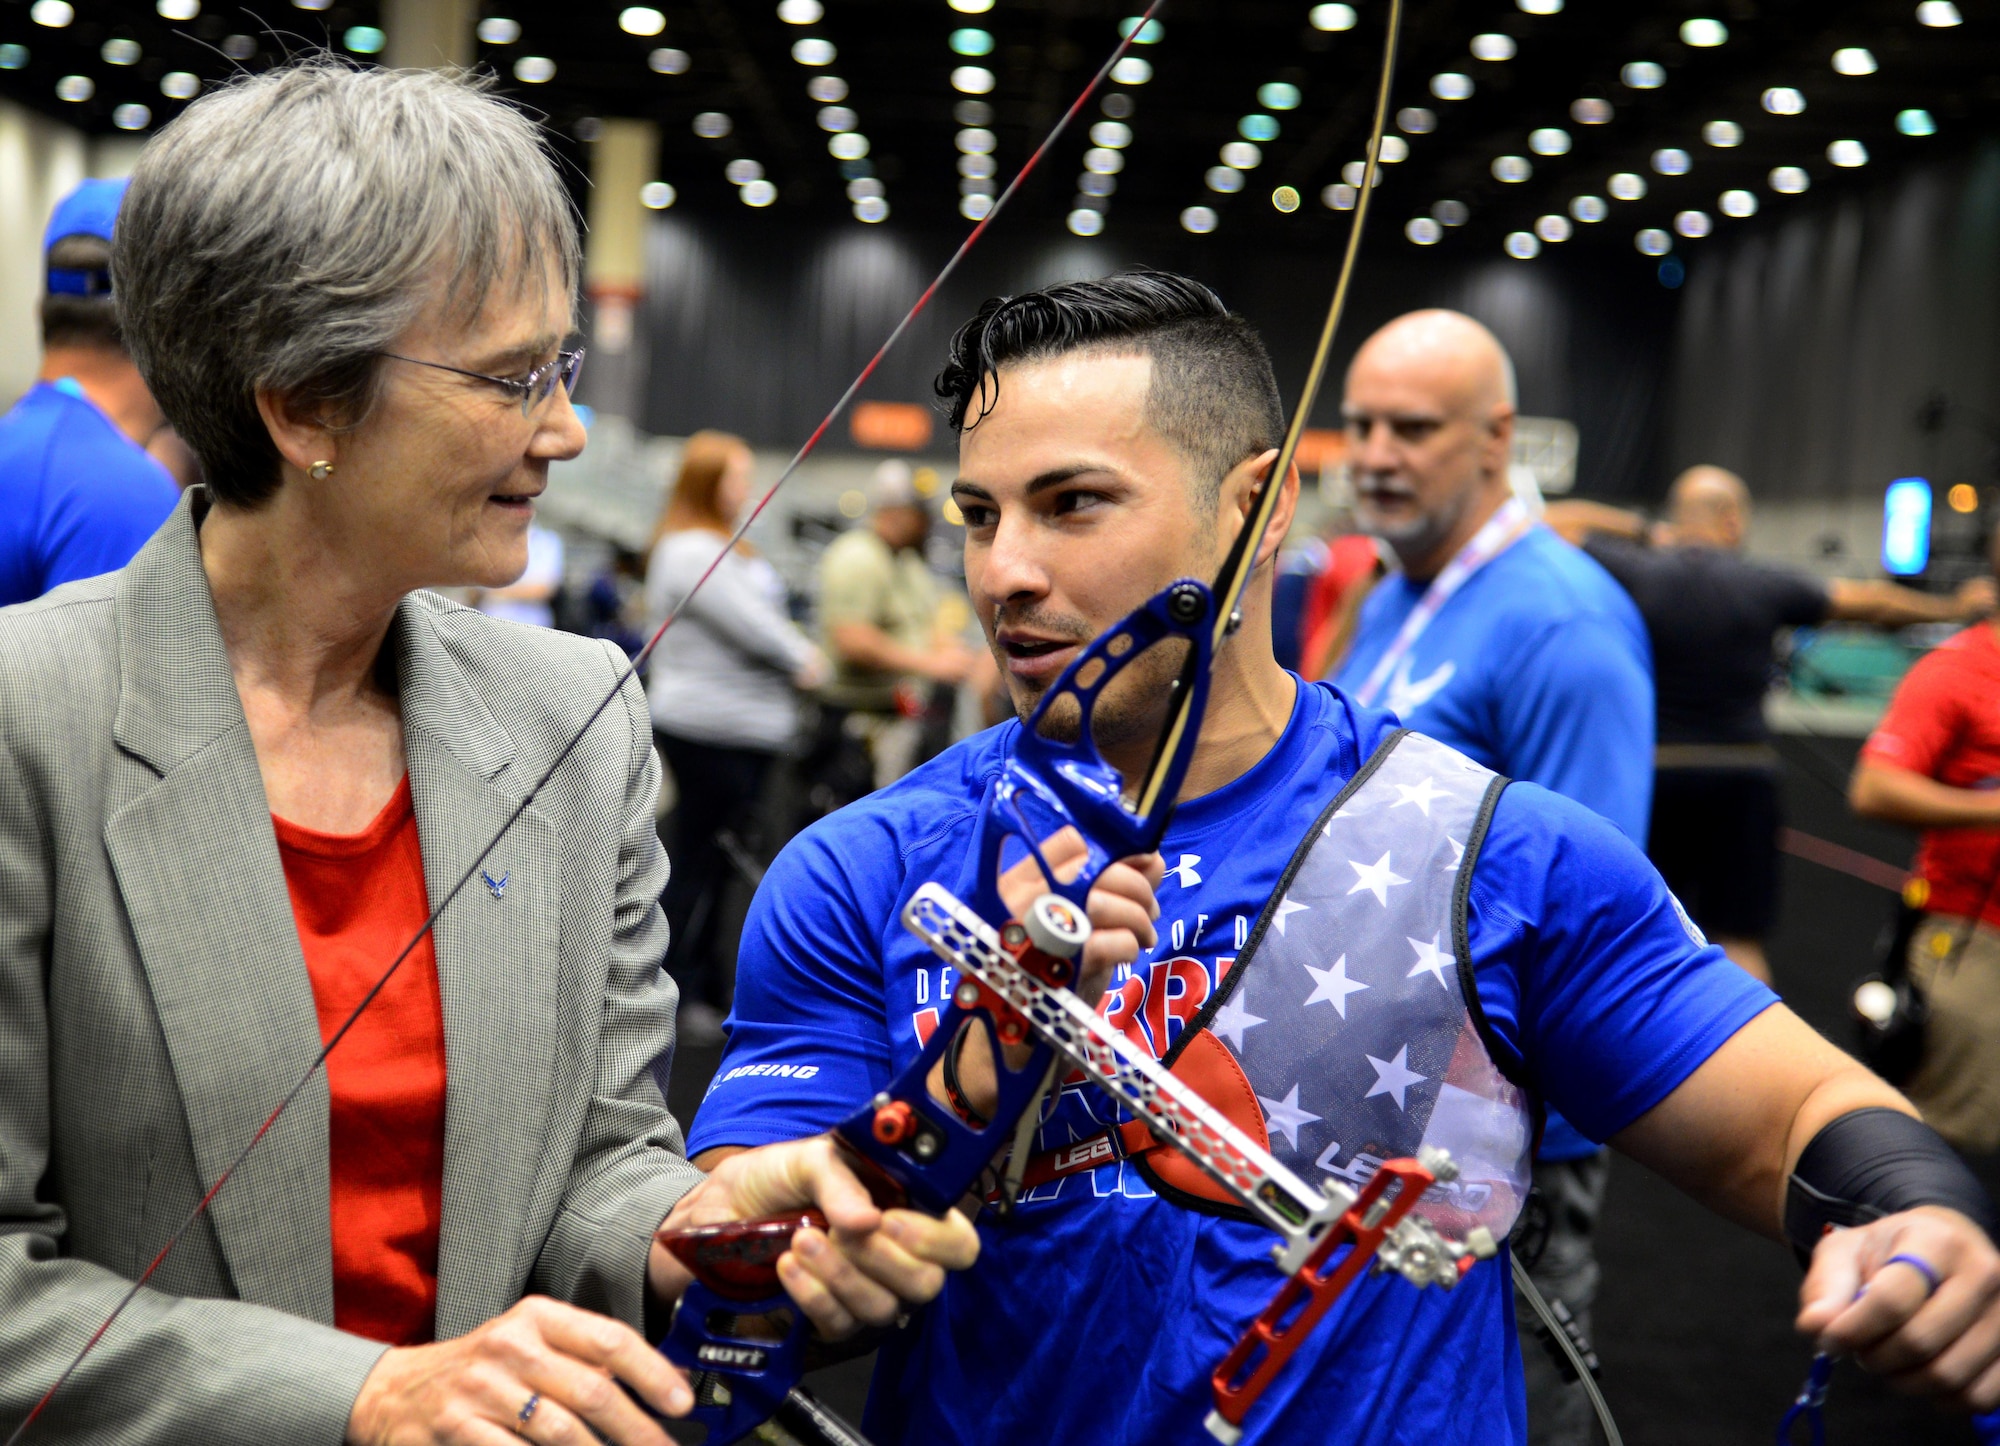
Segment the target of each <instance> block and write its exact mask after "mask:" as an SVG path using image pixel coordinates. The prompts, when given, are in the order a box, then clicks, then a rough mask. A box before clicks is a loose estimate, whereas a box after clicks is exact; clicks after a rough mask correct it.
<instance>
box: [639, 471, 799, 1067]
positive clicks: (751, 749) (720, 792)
mask: <svg viewBox="0 0 2000 1446" xmlns="http://www.w3.org/2000/svg"><path fill="white" fill-rule="evenodd" d="M754 461H755V459H754V458H753V456H752V455H751V451H750V448H749V446H748V444H747V443H745V442H744V441H743V439H742V438H740V437H732V436H730V435H728V434H727V433H725V432H697V433H695V434H694V435H693V436H692V437H690V438H688V442H687V447H686V449H685V450H684V451H683V452H682V453H681V466H680V475H679V476H678V477H677V478H676V479H675V481H674V487H673V491H672V492H671V493H670V494H669V495H668V498H667V505H666V507H665V508H664V509H662V511H661V513H660V520H659V524H658V526H657V528H656V529H655V531H654V536H653V549H652V556H651V559H650V560H649V561H648V563H647V566H646V611H647V616H648V618H649V619H650V622H651V626H652V627H655V628H656V627H658V626H659V625H660V622H661V621H662V620H663V619H664V618H665V617H666V616H667V614H668V613H670V612H672V611H673V609H675V608H676V607H679V606H680V605H681V603H682V600H683V599H685V598H687V597H688V595H689V593H690V591H691V590H692V589H693V588H694V586H695V583H696V581H697V579H699V578H700V577H701V575H702V574H703V573H704V572H706V571H707V570H708V569H709V567H710V566H711V565H714V566H715V574H714V576H712V577H710V578H709V580H708V582H707V583H706V584H705V585H704V586H703V587H702V588H701V590H700V591H699V592H695V593H694V595H693V601H692V602H690V603H688V605H687V611H686V612H684V613H682V614H681V616H680V618H679V620H678V621H676V622H675V624H674V625H673V626H672V627H671V628H669V629H667V632H666V636H665V637H663V638H662V639H661V640H660V646H659V649H658V650H657V651H656V652H655V653H654V654H653V661H652V664H651V667H650V669H649V671H648V683H647V689H646V691H647V697H648V699H649V701H650V703H651V706H652V713H653V735H654V737H655V738H656V739H657V740H658V742H659V745H660V751H661V752H662V753H663V754H665V755H666V759H667V765H668V767H669V768H671V769H672V770H673V776H674V786H675V789H676V791H677V792H676V801H675V804H674V808H673V812H672V813H671V814H669V815H668V817H667V819H666V821H665V823H664V825H663V827H662V830H661V832H662V835H663V837H664V839H665V842H666V845H667V854H668V857H670V858H671V859H672V860H673V863H674V866H673V872H672V874H671V875H670V877H669V878H668V881H667V891H666V896H665V898H664V900H663V903H664V905H665V907H666V913H667V923H668V925H669V926H670V927H671V929H672V942H671V943H670V945H669V947H668V952H667V965H666V967H667V972H668V973H669V974H671V975H673V977H674V979H675V981H676V982H677V983H678V984H679V985H680V986H681V1003H680V1033H681V1038H682V1039H683V1040H684V1041H686V1042H687V1043H688V1044H692V1045H701V1046H712V1045H717V1044H720V1043H721V1042H722V1020H723V1016H724V1014H725V1012H726V1011H727V1008H728V1003H729V999H728V994H729V978H728V976H729V973H730V970H729V968H728V965H727V963H726V960H727V958H728V957H729V956H730V955H733V953H734V941H733V940H725V939H724V937H723V933H724V931H723V927H722V909H721V907H720V905H721V898H720V895H721V892H722V886H723V883H724V882H725V880H726V878H727V867H726V866H727V863H728V858H727V854H726V852H725V851H726V850H727V849H730V848H740V847H741V846H742V841H743V840H745V839H746V838H749V837H750V836H751V835H752V829H751V823H752V820H753V818H754V816H755V812H756V806H757V800H758V796H759V794H760V793H761V792H762V790H763V787H764V780H765V778H766V777H767V776H768V775H769V773H770V771H771V765H772V764H773V763H774V762H775V761H776V760H777V758H778V756H779V754H781V753H782V752H784V750H785V749H787V748H789V747H790V746H791V745H792V743H793V741H794V739H795V737H796V735H797V733H798V729H799V709H798V694H799V692H800V690H802V689H803V690H808V691H809V690H811V689H813V688H815V687H817V686H819V684H820V683H821V682H823V681H824V679H825V677H826V662H825V660H824V659H823V658H822V657H821V655H820V652H819V649H817V648H816V647H814V646H813V644H812V640H811V639H810V638H808V637H807V636H806V635H805V634H804V633H802V632H800V631H799V629H798V627H797V626H796V625H794V624H793V622H792V620H791V618H790V616H789V615H788V614H787V613H786V611H785V584H784V581H783V579H781V578H780V577H779V576H778V573H777V570H776V569H775V568H773V567H772V566H771V564H770V563H769V562H767V561H765V560H764V559H763V558H761V557H759V556H758V555H757V553H756V552H755V550H754V549H752V548H751V547H750V545H749V544H748V543H747V542H739V543H737V544H736V546H735V547H733V548H731V549H729V552H728V553H727V555H726V556H724V557H723V559H722V561H721V562H720V563H719V564H717V563H716V554H717V553H718V552H719V551H720V550H721V549H722V547H723V545H724V544H725V543H726V542H727V541H728V539H729V537H730V534H731V533H732V532H734V531H735V528H736V523H737V518H738V516H739V514H740V513H741V512H742V509H743V504H744V501H745V500H746V499H747V498H748V496H749V494H750V476H751V471H752V467H753V465H754ZM719 835H720V836H723V837H722V838H721V841H720V842H718V836H719ZM725 946H726V947H725Z"/></svg>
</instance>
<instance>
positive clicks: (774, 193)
mask: <svg viewBox="0 0 2000 1446" xmlns="http://www.w3.org/2000/svg"><path fill="white" fill-rule="evenodd" d="M736 196H737V199H738V200H740V201H742V202H743V204H744V205H746V206H755V207H758V208H762V207H765V206H768V205H770V204H771V203H772V202H773V201H775V200H777V199H778V188H777V187H776V186H774V185H772V184H771V183H770V182H769V181H752V182H751V183H750V184H749V185H747V186H742V187H739V188H738V189H737V192H736Z"/></svg>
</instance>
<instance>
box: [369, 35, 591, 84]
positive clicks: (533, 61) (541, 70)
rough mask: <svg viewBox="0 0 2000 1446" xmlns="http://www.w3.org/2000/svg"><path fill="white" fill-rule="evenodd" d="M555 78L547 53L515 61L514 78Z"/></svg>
mask: <svg viewBox="0 0 2000 1446" xmlns="http://www.w3.org/2000/svg"><path fill="white" fill-rule="evenodd" d="M357 28H358V27H357ZM348 33H349V34H350V35H351V34H352V33H353V32H352V31H350V32H348ZM349 48H350V49H351V48H352V47H351V46H350V47H349ZM555 78H556V63H555V62H554V61H553V60H550V59H549V58H548V57H547V56H546V55H524V56H522V57H521V58H520V59H519V60H517V61H515V62H514V79H516V80H518V81H522V82H525V83H526V84H528V85H546V84H547V83H548V82H549V81H551V80H554V79H555Z"/></svg>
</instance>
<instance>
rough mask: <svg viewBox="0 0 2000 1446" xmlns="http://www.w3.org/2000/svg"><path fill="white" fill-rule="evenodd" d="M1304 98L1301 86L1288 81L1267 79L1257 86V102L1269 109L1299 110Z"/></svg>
mask: <svg viewBox="0 0 2000 1446" xmlns="http://www.w3.org/2000/svg"><path fill="white" fill-rule="evenodd" d="M1303 99H1305V97H1304V96H1302V95H1301V94H1299V88H1298V87H1297V86H1296V85H1292V84H1289V83H1288V82H1286V81H1282V80H1267V81H1265V82H1264V83H1263V84H1262V85H1260V86H1258V87H1257V104H1259V105H1261V106H1263V107H1264V108H1265V109H1267V110H1297V109H1298V108H1299V102H1300V101H1301V100H1303Z"/></svg>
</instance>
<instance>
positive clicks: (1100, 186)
mask: <svg viewBox="0 0 2000 1446" xmlns="http://www.w3.org/2000/svg"><path fill="white" fill-rule="evenodd" d="M1225 169H1226V168H1225ZM1231 174H1232V175H1233V174H1236V173H1235V172H1231ZM1076 188H1077V190H1079V191H1081V192H1083V194H1084V195H1086V196H1108V195H1110V194H1111V193H1112V192H1113V191H1116V190H1117V189H1118V178H1117V177H1116V176H1100V175H1097V174H1095V173H1094V172H1091V171H1085V172H1084V173H1083V174H1082V175H1080V176H1078V177H1077V178H1076Z"/></svg>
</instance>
